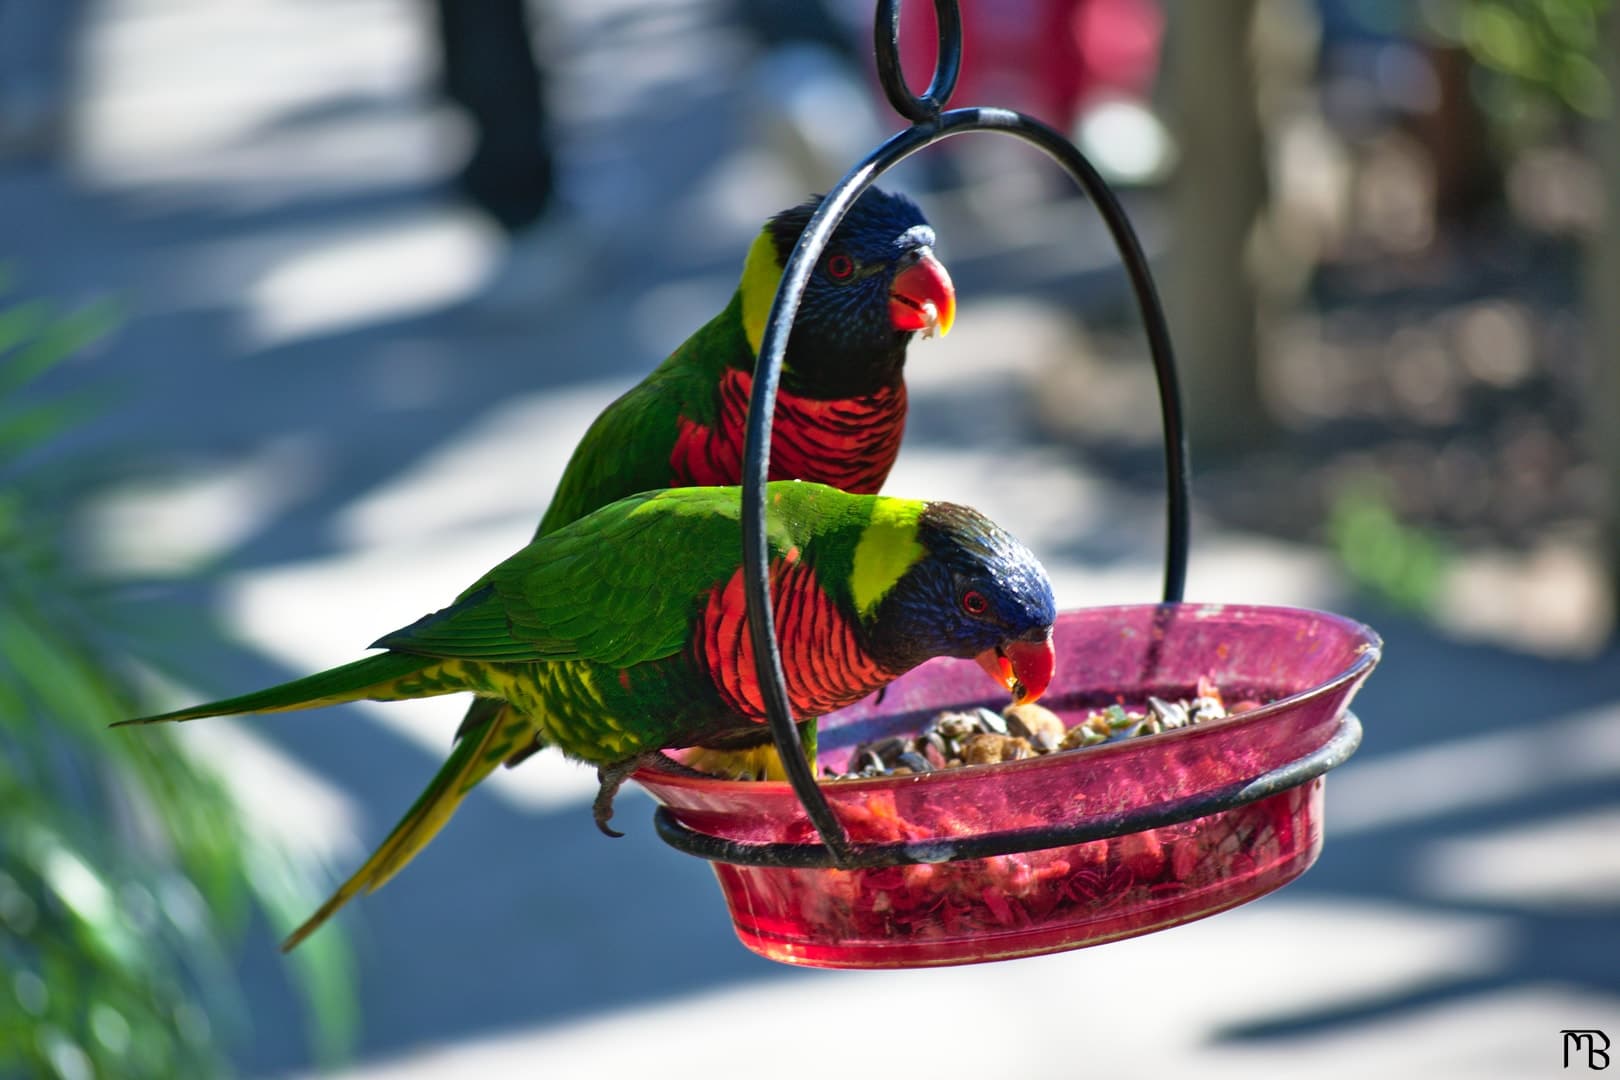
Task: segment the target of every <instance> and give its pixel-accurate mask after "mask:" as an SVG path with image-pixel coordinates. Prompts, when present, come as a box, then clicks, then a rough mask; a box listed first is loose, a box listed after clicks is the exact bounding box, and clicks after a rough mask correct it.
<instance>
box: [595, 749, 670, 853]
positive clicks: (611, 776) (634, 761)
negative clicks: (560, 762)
mask: <svg viewBox="0 0 1620 1080" xmlns="http://www.w3.org/2000/svg"><path fill="white" fill-rule="evenodd" d="M658 756H659V755H658V751H657V750H649V751H648V752H646V753H644V754H637V755H636V756H635V757H633V758H630V759H629V760H628V761H620V762H617V763H615V764H613V765H604V766H602V767H601V768H599V769H597V770H596V779H597V782H598V783H600V784H601V787H600V788H598V789H597V792H596V801H595V802H593V803H592V804H591V815H592V816H593V817H594V818H595V819H596V827H597V828H598V829H601V830H602V834H603V835H604V836H612V837H614V838H617V837H620V836H623V835H624V833H622V832H620V831H619V830H618V829H615V828H613V826H611V825H609V824H608V822H609V821H611V820H613V798H614V796H616V795H617V794H618V793H619V789H620V788H621V787H623V786H624V782H625V781H626V780H628V779H629V778H630V774H631V773H633V772H635V771H636V770H637V769H639V768H641V767H642V766H643V765H645V764H646V763H647V762H649V761H651V760H653V759H654V758H656V757H658Z"/></svg>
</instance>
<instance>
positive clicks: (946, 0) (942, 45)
mask: <svg viewBox="0 0 1620 1080" xmlns="http://www.w3.org/2000/svg"><path fill="white" fill-rule="evenodd" d="M934 23H935V26H936V28H937V30H938V33H939V48H938V50H937V51H936V52H935V54H934V74H933V76H932V77H931V78H930V79H929V80H928V89H927V90H924V91H923V92H922V96H920V97H919V96H918V95H916V94H913V93H912V92H911V89H910V88H909V87H907V86H906V77H905V73H904V72H903V71H901V70H900V0H878V8H877V19H876V21H875V23H874V25H873V28H872V45H873V49H874V50H875V51H876V53H877V70H878V81H879V82H881V83H882V84H883V92H884V93H885V94H887V95H888V98H889V104H891V105H893V106H894V110H895V112H897V113H899V114H900V115H901V116H903V117H905V118H906V119H907V120H910V121H911V122H912V123H914V124H926V123H929V122H930V121H932V120H934V119H935V118H936V117H938V116H939V114H940V111H941V110H942V109H944V108H945V103H946V102H947V101H949V100H950V99H951V93H952V92H953V91H955V89H956V80H957V77H958V76H959V75H961V73H962V11H961V9H960V8H959V7H958V6H957V3H956V0H934Z"/></svg>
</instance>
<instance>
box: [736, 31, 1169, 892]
mask: <svg viewBox="0 0 1620 1080" xmlns="http://www.w3.org/2000/svg"><path fill="white" fill-rule="evenodd" d="M898 11H899V9H898V6H897V0H880V2H879V4H878V16H877V26H878V34H877V37H878V62H879V69H880V74H881V73H883V72H885V71H886V72H887V74H886V75H885V76H884V89H885V90H886V91H887V92H888V94H889V99H890V100H891V101H893V102H894V103H895V107H896V108H897V109H899V110H900V111H901V112H902V113H903V114H905V115H907V116H909V117H911V118H912V119H913V120H914V121H916V122H915V123H914V124H913V125H912V126H911V127H909V128H907V129H905V130H904V131H901V132H899V133H898V134H896V135H894V136H892V137H891V138H889V139H888V140H887V141H886V142H884V143H883V145H881V146H879V147H878V148H877V149H876V150H874V151H873V152H872V153H870V154H868V155H867V156H866V158H865V159H864V160H862V161H861V162H860V163H859V164H858V165H856V166H855V167H854V168H853V169H851V170H850V171H849V173H847V174H846V175H845V176H844V178H843V179H842V180H840V181H839V182H838V183H837V185H835V186H834V187H833V189H832V190H831V191H829V192H828V193H827V195H826V196H825V197H824V198H823V199H822V202H821V205H820V206H818V207H817V208H816V210H815V213H813V214H812V215H811V216H810V221H809V223H808V224H806V226H805V228H804V232H803V233H802V234H801V235H800V237H799V241H798V243H797V244H796V245H795V246H794V249H793V253H792V255H791V256H789V258H788V261H787V265H786V266H785V267H783V269H782V280H781V284H780V285H779V286H778V288H777V293H776V297H775V299H774V300H773V301H772V304H771V310H770V316H769V318H768V319H767V322H766V326H765V334H764V337H763V338H762V339H761V341H760V348H759V358H758V360H757V361H756V363H755V371H754V386H753V392H752V395H751V397H750V399H749V408H748V421H747V433H746V437H745V442H744V445H743V470H742V534H743V586H744V597H745V599H746V601H747V611H748V629H749V634H750V636H751V641H752V642H753V646H754V659H755V663H756V670H757V674H758V679H759V688H760V693H761V695H762V697H763V700H764V705H765V713H766V717H767V719H768V721H769V723H770V728H771V737H772V739H773V740H774V742H775V743H776V748H777V752H778V754H779V755H780V756H781V760H782V766H783V769H784V771H785V772H786V774H787V777H788V780H789V782H790V783H791V784H792V785H793V790H794V792H795V794H797V795H798V797H799V801H800V803H802V804H803V806H804V809H805V813H806V814H807V815H808V816H809V818H810V822H811V824H812V825H814V826H815V828H816V830H817V832H819V833H820V834H821V838H822V842H823V843H825V844H826V846H827V848H828V852H829V855H830V858H831V860H832V862H833V864H834V865H836V866H839V867H843V868H854V867H860V866H865V865H868V864H867V863H865V862H863V861H862V859H861V852H860V851H858V850H856V849H854V848H852V847H851V845H850V843H849V838H848V836H847V835H846V834H845V832H844V829H843V826H842V825H840V824H839V822H838V819H837V817H836V815H834V813H833V810H832V807H831V806H830V805H829V804H828V802H827V798H826V796H825V794H823V793H822V791H821V787H820V785H819V784H817V783H816V778H815V774H814V772H813V771H812V770H811V768H810V763H809V761H808V760H807V759H806V758H805V754H804V749H803V747H802V746H801V745H800V742H799V737H798V732H797V730H796V729H795V727H794V719H793V708H792V705H791V703H790V701H789V698H788V691H787V680H786V677H785V674H784V670H783V666H782V654H781V650H780V647H779V643H778V642H777V639H776V630H775V622H774V620H775V614H774V611H773V605H772V603H771V597H770V590H769V588H768V583H769V581H770V550H769V546H768V544H767V542H766V530H765V485H766V481H767V479H768V478H769V474H770V442H771V422H772V416H773V413H774V410H775V408H776V393H777V387H778V385H779V384H780V382H781V377H782V365H783V361H784V358H785V356H786V353H787V342H788V336H789V333H790V332H791V330H792V328H793V321H794V319H795V318H796V317H797V315H798V311H799V304H800V302H801V300H802V299H803V297H804V291H805V287H806V286H807V285H808V284H809V281H810V274H811V272H812V271H813V270H814V268H815V266H816V264H817V262H818V260H819V259H820V258H821V253H822V251H823V249H825V247H826V246H827V243H828V241H829V240H830V239H831V237H832V234H833V230H834V229H836V228H837V227H838V224H839V222H841V221H842V220H843V218H844V215H845V214H846V213H847V212H848V211H849V208H850V207H851V206H853V205H854V203H855V200H856V199H857V198H859V197H860V195H861V194H862V193H863V192H864V191H865V190H866V189H867V188H869V187H871V186H872V183H873V182H874V181H875V180H876V179H877V177H878V176H879V175H881V174H882V173H884V172H886V171H887V170H889V169H891V168H893V167H894V166H895V165H898V164H899V163H900V162H901V161H904V160H905V159H906V158H908V157H910V156H911V155H912V154H914V153H916V152H917V151H918V150H921V149H922V148H923V147H925V146H928V145H930V144H932V143H935V142H938V141H940V140H941V139H946V138H949V137H951V136H953V135H960V134H962V133H964V132H968V131H992V132H999V133H1002V134H1006V135H1012V136H1014V137H1016V138H1019V139H1022V140H1024V141H1025V142H1028V143H1030V144H1032V145H1033V146H1035V147H1037V148H1038V149H1040V150H1041V151H1043V152H1044V153H1046V155H1047V156H1049V157H1051V158H1052V159H1053V160H1054V161H1056V162H1057V164H1058V165H1060V166H1061V167H1062V168H1063V169H1064V171H1066V172H1067V173H1068V174H1069V175H1070V177H1071V178H1072V179H1073V180H1074V181H1075V183H1076V184H1078V185H1079V186H1080V188H1081V190H1082V191H1084V192H1085V194H1086V195H1087V197H1089V198H1090V199H1091V201H1092V204H1093V205H1094V206H1096V208H1097V210H1098V212H1099V213H1100V214H1101V215H1102V217H1103V220H1104V222H1105V223H1106V225H1107V226H1108V231H1109V233H1110V235H1111V236H1112V237H1113V240H1114V245H1115V247H1116V248H1117V249H1118V252H1119V256H1120V259H1121V261H1122V262H1123V263H1124V265H1125V270H1126V273H1127V275H1128V276H1129V278H1130V281H1131V287H1132V289H1133V291H1134V293H1135V296H1136V302H1137V306H1138V307H1139V308H1140V310H1141V314H1142V322H1143V326H1144V329H1145V331H1146V333H1147V339H1148V346H1149V350H1150V353H1151V356H1152V360H1153V368H1154V373H1155V375H1156V376H1157V379H1158V387H1159V407H1160V415H1161V417H1162V420H1163V431H1164V453H1165V473H1166V477H1165V479H1166V487H1167V496H1166V497H1167V503H1168V505H1167V515H1166V517H1167V520H1166V527H1165V533H1166V536H1165V569H1164V601H1165V602H1166V603H1174V602H1178V601H1180V600H1181V598H1182V594H1183V590H1184V587H1185V582H1186V570H1187V554H1188V547H1189V531H1190V525H1189V523H1190V520H1191V515H1190V509H1189V507H1190V503H1191V472H1190V469H1189V466H1188V451H1187V433H1186V427H1185V425H1184V423H1183V421H1182V412H1181V393H1180V389H1179V386H1178V383H1177V379H1176V370H1175V358H1174V355H1173V353H1172V351H1171V347H1170V331H1169V328H1168V325H1167V323H1166V321H1165V316H1164V309H1163V307H1162V305H1161V304H1160V302H1159V297H1158V292H1157V290H1156V289H1155V288H1154V285H1153V276H1152V273H1151V271H1150V270H1149V269H1148V264H1147V257H1146V255H1144V254H1143V252H1142V246H1141V244H1140V242H1139V241H1138V240H1137V238H1136V233H1135V231H1134V230H1133V229H1132V228H1131V224H1130V220H1129V218H1127V217H1126V214H1125V210H1124V208H1123V207H1122V206H1121V205H1120V203H1119V200H1118V199H1116V198H1115V197H1114V194H1113V192H1112V191H1111V190H1110V189H1109V187H1108V185H1107V184H1106V183H1105V182H1104V181H1103V179H1102V177H1101V175H1100V174H1098V172H1097V170H1096V169H1095V168H1094V167H1093V166H1092V164H1091V162H1090V161H1088V160H1087V159H1086V158H1085V156H1084V155H1083V154H1081V153H1080V151H1079V150H1078V149H1076V148H1075V146H1074V144H1073V143H1071V142H1069V141H1068V140H1067V139H1066V138H1064V137H1063V136H1062V135H1060V134H1058V133H1057V132H1056V131H1054V130H1053V129H1052V128H1050V127H1048V126H1046V125H1045V124H1043V123H1041V122H1040V121H1039V120H1036V119H1034V118H1032V117H1029V116H1025V115H1023V114H1022V113H1016V112H1013V111H1011V110H1008V109H993V108H970V109H953V110H951V111H950V112H945V113H939V112H937V104H938V102H941V101H943V100H944V98H945V97H946V96H948V95H949V93H950V90H951V88H952V85H953V84H954V83H955V79H956V73H957V69H958V63H959V61H960V58H961V17H960V12H959V10H958V9H957V5H956V0H935V11H936V13H938V15H939V24H940V34H941V43H942V44H941V50H940V67H939V68H938V69H936V71H935V74H934V85H931V86H930V87H929V91H928V93H927V94H925V95H924V96H923V97H922V98H915V97H913V96H912V95H911V94H910V92H909V91H907V90H905V88H904V86H903V84H901V83H900V81H899V77H898V76H899V63H898V51H899V44H898V29H899V15H898ZM885 27H887V28H888V37H887V39H885V36H884V29H885ZM947 33H949V36H950V41H949V42H947V41H946V37H947ZM886 49H887V53H886ZM886 55H887V67H885V63H886V61H885V56H886ZM936 94H937V95H938V96H937V97H936ZM902 100H904V101H905V102H906V104H904V105H902ZM918 112H920V113H921V114H922V115H921V116H920V117H919V116H917V115H915V114H916V113H918ZM873 865H876V864H873Z"/></svg>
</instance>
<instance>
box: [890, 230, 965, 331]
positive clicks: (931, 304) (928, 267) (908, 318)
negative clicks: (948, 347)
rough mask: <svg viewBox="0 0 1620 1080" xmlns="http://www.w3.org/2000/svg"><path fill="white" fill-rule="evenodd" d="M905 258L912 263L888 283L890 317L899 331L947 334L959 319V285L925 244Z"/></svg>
mask: <svg viewBox="0 0 1620 1080" xmlns="http://www.w3.org/2000/svg"><path fill="white" fill-rule="evenodd" d="M906 258H907V259H909V260H910V265H907V266H906V267H905V268H904V269H902V270H901V271H900V272H899V273H898V274H896V275H894V281H892V282H891V283H890V284H889V319H890V321H891V322H893V323H894V328H895V329H896V330H921V331H922V334H923V337H933V336H934V335H935V334H938V335H939V336H940V337H944V336H945V335H946V334H948V333H950V332H951V324H952V323H954V322H955V321H956V287H955V286H954V285H952V284H951V275H950V274H948V273H946V272H945V266H944V264H943V263H941V262H940V261H939V260H938V259H936V258H935V257H934V253H933V252H932V251H930V250H929V249H928V248H926V247H920V248H917V249H916V250H915V251H913V252H911V253H909V254H908V255H907V256H906Z"/></svg>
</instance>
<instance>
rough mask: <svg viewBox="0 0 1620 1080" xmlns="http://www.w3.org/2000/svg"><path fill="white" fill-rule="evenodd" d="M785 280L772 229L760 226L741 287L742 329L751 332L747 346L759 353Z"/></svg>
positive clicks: (745, 266)
mask: <svg viewBox="0 0 1620 1080" xmlns="http://www.w3.org/2000/svg"><path fill="white" fill-rule="evenodd" d="M781 281H782V264H781V263H780V262H779V261H778V260H777V254H776V241H774V240H773V239H772V238H771V231H770V229H761V230H760V233H759V235H758V236H756V237H754V242H753V244H752V245H750V246H749V248H748V258H747V259H745V260H744V261H743V272H742V282H741V284H740V285H739V288H740V289H741V291H742V316H743V332H744V333H745V334H747V335H748V347H749V348H750V349H752V350H753V353H754V355H755V356H758V355H759V343H760V342H761V341H763V340H765V324H766V322H767V321H769V319H770V314H771V301H772V300H775V299H776V288H777V286H778V285H779V284H781Z"/></svg>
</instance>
